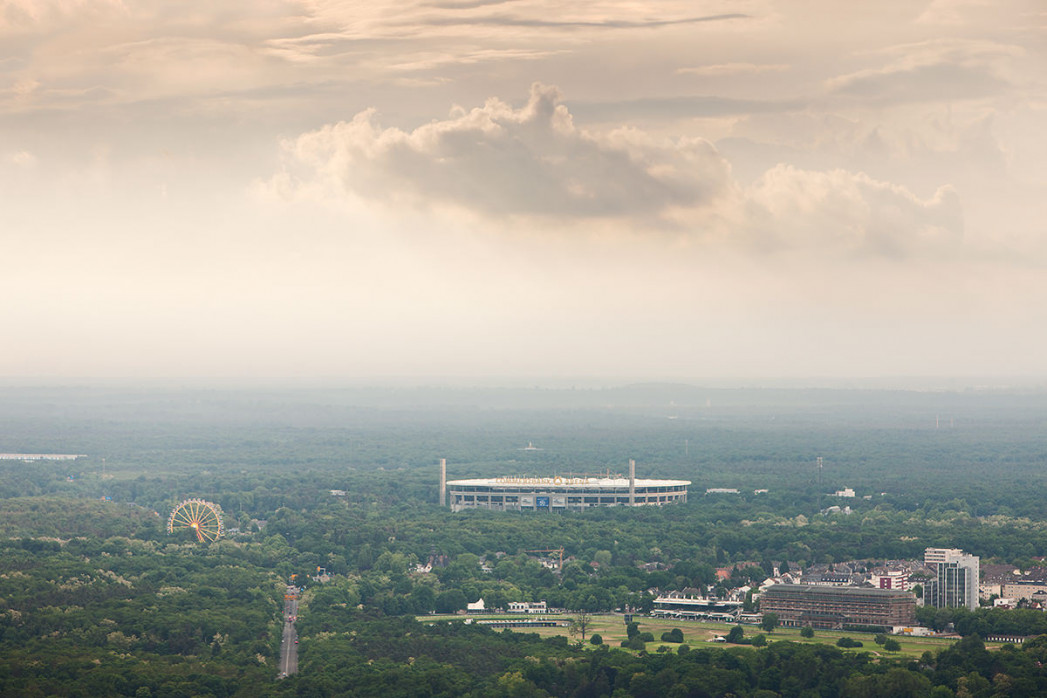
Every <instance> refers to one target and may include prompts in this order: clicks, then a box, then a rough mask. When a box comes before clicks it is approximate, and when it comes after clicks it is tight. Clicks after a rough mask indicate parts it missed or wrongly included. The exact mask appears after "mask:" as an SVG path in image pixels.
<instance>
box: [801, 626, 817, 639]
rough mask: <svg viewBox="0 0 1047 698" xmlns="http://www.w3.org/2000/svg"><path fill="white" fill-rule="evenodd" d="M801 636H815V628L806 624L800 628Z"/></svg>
mask: <svg viewBox="0 0 1047 698" xmlns="http://www.w3.org/2000/svg"><path fill="white" fill-rule="evenodd" d="M800 637H814V628H812V627H811V626H809V625H805V626H803V627H802V628H800Z"/></svg>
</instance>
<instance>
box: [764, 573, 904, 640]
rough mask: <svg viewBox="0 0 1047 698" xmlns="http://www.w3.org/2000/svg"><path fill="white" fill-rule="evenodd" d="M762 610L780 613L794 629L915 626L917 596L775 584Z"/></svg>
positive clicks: (767, 590)
mask: <svg viewBox="0 0 1047 698" xmlns="http://www.w3.org/2000/svg"><path fill="white" fill-rule="evenodd" d="M760 611H761V612H762V613H764V614H767V613H776V614H777V615H778V619H779V621H780V622H781V623H782V625H784V626H792V627H797V626H803V625H809V626H811V627H814V628H831V629H840V628H846V627H852V626H870V625H872V626H882V627H891V626H895V625H912V624H913V623H914V622H915V621H916V595H915V594H913V593H912V592H909V591H896V590H894V589H869V588H865V587H829V586H816V585H813V584H775V585H774V586H772V587H768V588H767V589H765V590H764V592H763V593H762V594H761V595H760Z"/></svg>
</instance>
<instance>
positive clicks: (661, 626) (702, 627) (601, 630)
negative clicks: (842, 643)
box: [418, 614, 1001, 657]
mask: <svg viewBox="0 0 1047 698" xmlns="http://www.w3.org/2000/svg"><path fill="white" fill-rule="evenodd" d="M470 617H471V618H474V619H476V620H493V619H499V620H504V619H512V620H524V619H525V618H524V617H523V616H521V615H519V614H508V615H507V614H498V615H477V616H470ZM573 617H574V616H572V615H570V614H564V615H556V614H549V615H544V616H532V618H540V619H542V620H571V619H572V618H573ZM462 618H463V616H450V615H444V616H419V617H418V620H420V621H422V622H426V621H433V620H455V619H457V620H461V619H462ZM633 621H634V622H637V623H639V626H640V632H649V633H651V634H652V635H654V638H655V641H654V642H649V643H647V651H648V652H655V651H657V650H658V647H659V646H661V645H667V646H668V647H669V648H670V649H672V650H673V651H674V652H675V651H676V649H677V648H678V647H679V645H678V644H676V643H669V642H662V641H660V640H659V638H660V637H661V636H662V633H664V632H666V631H668V630H672V629H673V628H680V630H681V631H682V632H683V637H684V644H687V645H690V646H691V647H701V646H709V645H712V644H713V638H715V637H716V636H718V635H720V636H724V635H727V633H729V632H730V631H731V628H732V627H734V626H733V625H732V624H730V623H712V622H703V621H688V620H674V619H669V618H647V617H645V616H640V615H635V616H633ZM742 627H743V628H744V630H745V637H746V638H752V637H755V636H756V635H761V634H762V635H764V636H765V637H766V638H767V641H768V642H775V641H779V640H788V641H790V642H802V643H807V644H814V643H817V644H823V645H834V646H835V645H836V641H837V640H839V639H840V638H841V637H849V638H851V639H853V640H858V641H860V642H861V643H862V644H863V646H862V647H856V648H854V649H852V650H850V651H852V652H870V653H872V654H874V655H877V656H887V657H901V656H908V657H919V656H921V655H922V654H923V653H924V652H928V651H929V652H931V653H932V654H937V653H938V652H939V651H940V650H941V649H943V648H945V647H948V646H949V645H951V644H953V643H954V642H956V641H957V640H958V639H959V638H956V637H905V636H901V635H888V637H891V638H893V639H895V640H896V641H897V642H898V644H900V645H901V650H899V651H898V652H886V651H884V649H883V647H881V646H880V645H877V644H876V643H875V642H874V641H873V637H874V636H875V635H874V634H873V633H858V632H847V631H841V630H815V631H814V637H812V638H805V637H801V636H800V629H799V628H776V629H775V630H774V632H770V633H768V632H765V631H764V630H762V629H761V628H760V627H759V626H755V625H743V626H742ZM514 630H515V631H516V632H526V633H538V634H539V635H541V636H542V637H554V636H557V635H563V636H565V637H568V638H570V639H572V640H575V639H578V638H574V637H571V636H570V635H569V633H568V628H566V627H555V628H515V629H514ZM593 633H597V634H599V635H600V636H601V637H602V638H603V641H604V644H606V645H611V646H612V647H618V646H620V644H621V642H622V640H624V639H626V634H625V620H624V618H623V617H622V615H621V614H600V615H593V616H592V623H591V624H590V626H589V628H588V630H587V631H586V644H588V639H589V637H591V636H592V635H593ZM718 644H719V643H718ZM1000 645H1001V643H986V645H985V646H986V647H987V648H989V649H998V648H999V647H1000ZM721 646H722V644H721ZM728 646H736V645H728ZM841 649H842V648H841Z"/></svg>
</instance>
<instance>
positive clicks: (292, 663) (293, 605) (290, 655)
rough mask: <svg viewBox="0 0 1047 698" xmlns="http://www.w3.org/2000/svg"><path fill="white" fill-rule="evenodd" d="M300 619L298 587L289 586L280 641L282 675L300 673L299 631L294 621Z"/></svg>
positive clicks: (285, 596) (285, 595) (285, 597)
mask: <svg viewBox="0 0 1047 698" xmlns="http://www.w3.org/2000/svg"><path fill="white" fill-rule="evenodd" d="M297 619H298V589H297V587H293V586H289V587H287V593H286V594H284V633H283V639H282V640H281V641H280V677H281V678H283V677H285V676H290V675H291V674H297V673H298V632H297V631H296V630H295V627H294V622H295V621H296V620H297Z"/></svg>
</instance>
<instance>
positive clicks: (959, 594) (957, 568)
mask: <svg viewBox="0 0 1047 698" xmlns="http://www.w3.org/2000/svg"><path fill="white" fill-rule="evenodd" d="M923 561H924V563H925V564H927V565H934V566H935V570H936V574H935V578H934V579H933V580H931V581H929V582H928V583H927V588H926V589H925V590H924V594H923V600H924V603H925V604H927V605H930V606H935V607H936V608H945V607H959V606H966V607H967V608H969V609H970V610H972V611H973V610H974V609H976V608H978V579H979V569H978V557H977V556H976V555H968V554H967V553H965V552H963V551H962V550H959V549H957V548H927V549H926V550H925V551H924V553H923Z"/></svg>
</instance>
